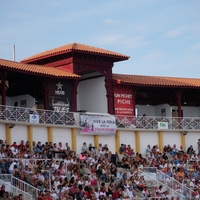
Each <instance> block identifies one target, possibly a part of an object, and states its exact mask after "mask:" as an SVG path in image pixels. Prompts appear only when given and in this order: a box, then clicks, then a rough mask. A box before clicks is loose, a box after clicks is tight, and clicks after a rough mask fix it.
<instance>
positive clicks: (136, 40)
mask: <svg viewBox="0 0 200 200" xmlns="http://www.w3.org/2000/svg"><path fill="white" fill-rule="evenodd" d="M92 41H93V42H94V43H95V44H97V45H116V44H118V45H122V46H123V47H125V48H140V47H143V46H146V45H148V44H149V43H150V42H149V41H147V40H145V38H144V36H133V37H131V36H128V35H123V34H121V35H120V34H110V35H103V36H97V37H95V38H93V39H92Z"/></svg>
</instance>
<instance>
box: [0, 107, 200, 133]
mask: <svg viewBox="0 0 200 200" xmlns="http://www.w3.org/2000/svg"><path fill="white" fill-rule="evenodd" d="M85 114H86V113H84V115H85ZM79 116H80V113H79V112H55V111H53V110H42V109H37V110H34V111H33V110H32V109H31V108H24V107H17V108H15V107H13V106H6V105H1V106H0V119H1V120H7V121H9V122H10V123H14V122H26V123H40V124H57V125H70V126H80V120H79ZM115 119H116V126H117V128H130V129H143V128H144V129H182V130H191V129H192V130H197V129H200V117H191V118H189V117H183V118H178V117H160V116H146V117H145V118H144V117H134V116H124V115H115Z"/></svg>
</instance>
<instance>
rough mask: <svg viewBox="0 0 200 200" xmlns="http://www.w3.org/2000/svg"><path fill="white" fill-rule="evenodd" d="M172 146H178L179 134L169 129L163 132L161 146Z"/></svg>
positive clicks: (179, 142) (179, 143)
mask: <svg viewBox="0 0 200 200" xmlns="http://www.w3.org/2000/svg"><path fill="white" fill-rule="evenodd" d="M168 144H169V145H170V146H173V145H174V144H176V147H177V148H179V147H180V145H181V135H180V132H176V131H172V132H171V131H170V132H163V147H164V146H167V145H168Z"/></svg>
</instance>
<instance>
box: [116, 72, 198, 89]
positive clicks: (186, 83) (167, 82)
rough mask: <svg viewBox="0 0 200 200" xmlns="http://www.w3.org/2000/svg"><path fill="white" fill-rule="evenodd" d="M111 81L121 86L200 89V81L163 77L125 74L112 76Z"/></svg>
mask: <svg viewBox="0 0 200 200" xmlns="http://www.w3.org/2000/svg"><path fill="white" fill-rule="evenodd" d="M113 79H114V80H116V81H117V82H118V83H121V84H123V83H124V84H134V85H144V86H168V87H176V86H177V87H200V79H197V78H178V77H163V76H140V75H127V74H113Z"/></svg>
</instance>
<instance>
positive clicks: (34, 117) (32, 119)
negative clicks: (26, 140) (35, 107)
mask: <svg viewBox="0 0 200 200" xmlns="http://www.w3.org/2000/svg"><path fill="white" fill-rule="evenodd" d="M29 118H30V123H39V115H37V114H29Z"/></svg>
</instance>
